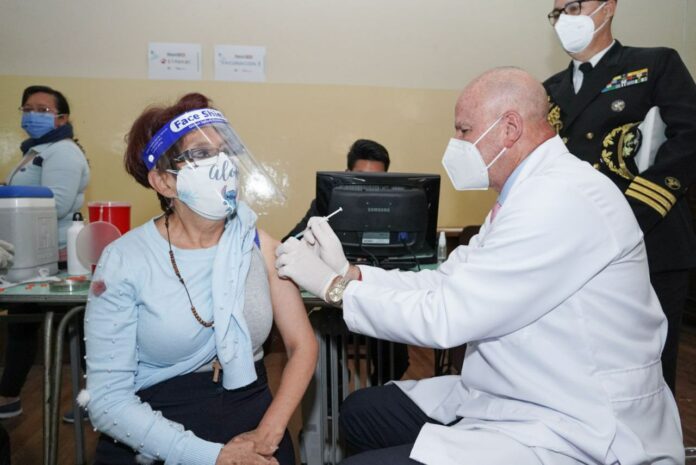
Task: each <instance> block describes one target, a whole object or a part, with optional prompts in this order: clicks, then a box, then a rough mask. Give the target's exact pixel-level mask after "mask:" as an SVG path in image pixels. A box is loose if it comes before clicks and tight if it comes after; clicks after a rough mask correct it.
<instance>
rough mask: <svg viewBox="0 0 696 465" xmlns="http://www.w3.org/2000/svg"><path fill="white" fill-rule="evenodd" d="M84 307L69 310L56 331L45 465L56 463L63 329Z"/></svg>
mask: <svg viewBox="0 0 696 465" xmlns="http://www.w3.org/2000/svg"><path fill="white" fill-rule="evenodd" d="M84 310H85V307H84V306H83V305H80V306H78V307H74V308H71V309H70V310H69V311H68V312H67V313H66V314H65V316H64V317H63V319H62V320H60V324H59V325H58V329H57V330H56V343H55V352H54V354H53V355H54V359H53V373H52V378H53V380H52V384H51V387H52V393H51V397H52V399H53V402H52V403H51V408H50V430H51V432H52V435H51V436H52V441H51V445H50V453H49V458H50V461H49V462H48V463H47V465H56V463H57V462H58V460H57V459H58V409H59V406H60V388H61V374H62V364H63V335H64V334H65V329H66V328H67V326H68V324H70V323H71V321H72V319H73V318H74V317H75V316H76V315H79V314H80V313H82V312H84ZM81 421H82V420H81V418H80V417H79V416H78V417H76V418H75V422H76V423H77V422H81Z"/></svg>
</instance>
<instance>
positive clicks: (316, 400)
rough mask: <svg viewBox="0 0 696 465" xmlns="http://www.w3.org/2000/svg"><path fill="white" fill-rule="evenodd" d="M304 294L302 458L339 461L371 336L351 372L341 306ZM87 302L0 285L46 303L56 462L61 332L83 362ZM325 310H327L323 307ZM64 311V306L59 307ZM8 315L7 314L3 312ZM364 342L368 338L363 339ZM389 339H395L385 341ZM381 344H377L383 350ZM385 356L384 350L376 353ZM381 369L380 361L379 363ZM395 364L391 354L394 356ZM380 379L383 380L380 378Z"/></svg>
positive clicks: (51, 448) (365, 379) (47, 431)
mask: <svg viewBox="0 0 696 465" xmlns="http://www.w3.org/2000/svg"><path fill="white" fill-rule="evenodd" d="M423 268H430V269H432V268H435V265H425V266H423ZM302 300H303V302H304V304H305V307H306V308H307V312H308V315H309V319H310V322H311V323H312V327H313V328H314V333H315V336H316V338H317V341H318V342H319V347H320V355H319V362H318V363H317V366H316V368H315V372H314V378H313V380H312V382H311V383H310V386H309V388H308V390H307V393H306V395H305V396H304V398H303V401H302V410H303V417H304V425H303V426H304V429H303V435H302V437H301V438H300V447H301V454H302V456H303V460H302V461H303V462H304V463H306V464H308V465H318V464H322V465H323V464H325V463H331V464H335V463H338V462H339V461H340V459H341V457H342V454H341V450H340V447H338V422H337V421H338V408H339V402H340V401H341V400H342V399H343V398H345V396H347V395H348V392H349V376H351V375H352V384H353V385H354V386H353V387H354V389H358V388H360V387H365V386H369V384H370V381H369V379H370V376H369V357H370V349H369V347H370V346H369V344H366V342H367V341H368V339H367V338H364V339H363V337H362V336H361V338H360V339H358V338H357V337H356V338H354V339H353V342H352V344H351V347H352V353H353V354H354V356H355V360H356V361H357V363H355V362H354V365H353V366H354V371H353V373H351V375H349V373H348V361H347V352H348V351H349V350H350V347H349V344H348V339H347V337H346V336H347V329H346V327H345V324H344V323H343V317H342V313H341V311H340V310H338V309H336V308H333V307H331V306H329V305H328V304H326V303H325V302H324V301H323V300H321V299H319V298H318V297H316V296H314V295H312V294H310V293H308V292H306V291H303V292H302ZM86 302H87V291H79V292H60V293H58V292H51V291H50V289H49V287H48V284H46V283H40V284H39V283H37V284H34V285H19V286H15V287H11V288H6V289H2V288H0V308H1V307H2V304H7V303H39V304H42V307H43V308H45V311H43V312H41V313H40V314H38V315H37V316H39V317H40V318H42V320H43V333H44V344H45V345H44V406H43V407H44V424H43V429H44V463H45V464H47V465H55V464H56V463H57V458H58V450H57V449H58V416H59V412H58V409H59V404H60V388H61V371H62V354H63V350H62V349H63V334H64V333H65V330H66V329H70V328H72V331H71V332H70V334H71V336H70V359H71V364H72V366H73V367H78V366H79V364H80V344H79V340H78V339H77V334H78V332H77V331H75V329H76V326H77V322H78V321H79V320H76V318H75V317H77V316H79V315H80V314H81V313H82V312H83V311H84V308H85V307H84V306H85V304H86ZM61 307H63V308H66V307H67V308H69V310H68V311H67V312H66V313H65V315H64V316H63V318H62V320H61V322H60V324H59V325H58V327H57V328H56V329H55V331H54V330H53V319H54V316H55V313H56V312H57V311H58V310H59V309H60V308H61ZM321 310H327V311H321ZM60 312H61V313H63V310H60ZM5 317H7V316H5ZM363 342H365V344H363ZM387 344H389V345H390V344H391V343H387ZM364 346H366V347H367V353H366V354H363V355H365V358H366V359H367V360H368V361H366V362H365V363H364V364H363V365H364V372H361V367H360V365H361V362H360V360H358V359H359V358H360V357H361V355H360V350H361V349H360V347H364ZM381 350H382V344H381V343H378V344H377V351H378V353H380V352H381ZM378 357H379V358H380V359H381V356H379V355H378ZM377 369H378V373H381V367H377ZM391 369H392V370H393V356H392V357H391ZM380 383H381V380H380ZM72 386H73V392H75V393H76V392H77V391H78V390H79V386H80V382H79V373H78V370H76V369H74V370H72ZM73 413H74V415H75V419H76V421H75V425H74V426H75V447H76V450H75V458H76V462H77V463H78V464H79V465H82V464H83V463H84V442H83V423H82V421H80V418H81V416H80V411H79V407H78V406H77V404H76V402H74V401H73Z"/></svg>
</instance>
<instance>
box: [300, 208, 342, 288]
mask: <svg viewBox="0 0 696 465" xmlns="http://www.w3.org/2000/svg"><path fill="white" fill-rule="evenodd" d="M302 240H303V241H305V242H306V243H307V244H309V245H310V246H311V247H312V248H313V249H314V250H315V251H316V252H318V254H319V257H320V258H321V259H322V260H323V261H324V262H325V263H326V264H327V265H329V266H330V267H331V269H332V270H334V271H335V272H336V273H338V274H340V275H341V276H343V277H345V275H346V273H348V269H349V268H350V263H348V260H347V259H346V255H345V254H344V253H343V246H342V245H341V241H340V239H339V238H338V236H336V233H335V232H334V231H333V229H331V226H330V225H329V222H328V221H327V220H326V218H325V217H323V216H313V217H311V218H310V219H309V221H308V222H307V229H305V233H304V236H303V237H302Z"/></svg>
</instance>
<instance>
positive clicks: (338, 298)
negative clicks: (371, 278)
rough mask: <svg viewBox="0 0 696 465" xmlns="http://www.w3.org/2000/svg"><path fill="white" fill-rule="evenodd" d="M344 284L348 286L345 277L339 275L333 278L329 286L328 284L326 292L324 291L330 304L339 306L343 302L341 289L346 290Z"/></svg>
mask: <svg viewBox="0 0 696 465" xmlns="http://www.w3.org/2000/svg"><path fill="white" fill-rule="evenodd" d="M346 286H348V281H346V280H345V279H343V278H341V277H339V278H338V279H334V281H333V282H332V283H331V286H329V290H328V292H327V293H326V298H327V301H328V302H329V303H330V304H331V305H336V306H338V307H340V306H341V304H342V303H343V291H345V290H346Z"/></svg>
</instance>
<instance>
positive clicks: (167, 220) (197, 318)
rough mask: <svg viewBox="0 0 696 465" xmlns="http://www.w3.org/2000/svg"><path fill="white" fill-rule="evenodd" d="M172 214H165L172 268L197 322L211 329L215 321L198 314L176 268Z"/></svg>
mask: <svg viewBox="0 0 696 465" xmlns="http://www.w3.org/2000/svg"><path fill="white" fill-rule="evenodd" d="M170 214H171V212H167V213H165V214H164V227H165V228H166V229H167V243H168V244H169V258H170V259H171V261H172V268H174V274H176V277H177V278H179V282H180V283H181V285H182V286H184V290H185V291H186V297H188V300H189V303H190V304H191V313H193V316H194V318H196V321H198V322H199V323H200V324H201V325H203V326H204V327H206V328H211V327H212V326H213V325H214V324H215V322H214V321H213V320H211V321H205V320H204V319H203V318H201V316H200V315H199V314H198V312H197V311H196V307H195V305H193V301H192V300H191V294H189V290H188V288H187V287H186V283H185V282H184V278H182V277H181V273H179V267H178V266H176V260H175V259H174V251H173V250H172V241H171V240H170V239H169V215H170Z"/></svg>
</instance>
